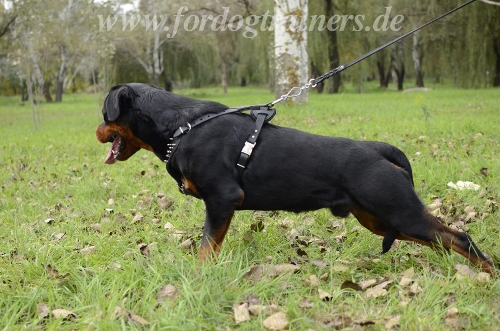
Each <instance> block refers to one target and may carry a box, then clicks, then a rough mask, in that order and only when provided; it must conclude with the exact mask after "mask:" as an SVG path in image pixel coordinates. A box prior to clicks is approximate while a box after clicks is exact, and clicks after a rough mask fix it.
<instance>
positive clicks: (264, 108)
mask: <svg viewBox="0 0 500 331" xmlns="http://www.w3.org/2000/svg"><path fill="white" fill-rule="evenodd" d="M475 1H476V0H469V1H467V2H466V3H464V4H462V5H460V6H458V7H456V8H454V9H452V10H450V11H449V12H447V13H444V14H442V15H441V16H439V17H437V18H435V19H433V20H432V21H429V22H427V23H425V24H424V25H421V26H419V27H418V28H415V29H413V30H411V31H410V32H407V33H405V34H403V35H402V36H399V37H397V38H396V39H394V40H391V41H389V42H388V43H386V44H384V45H382V46H379V47H377V48H375V49H374V50H371V51H370V52H368V53H366V54H365V55H362V56H360V57H358V58H356V59H354V60H352V61H350V62H348V63H346V64H344V65H341V66H339V67H337V68H335V69H333V70H331V71H329V72H327V73H326V74H324V75H321V76H319V77H317V78H313V79H310V80H309V82H307V83H306V84H304V85H303V86H301V87H293V88H292V89H290V91H288V93H286V94H284V95H282V96H281V97H280V98H279V99H277V100H275V101H272V102H270V103H268V104H265V105H256V106H243V107H239V108H228V109H226V110H224V111H222V112H220V113H210V114H206V115H203V116H201V117H199V118H197V119H195V120H194V121H193V122H192V123H186V124H185V125H184V126H181V127H179V128H178V129H177V130H176V131H175V132H174V134H173V136H172V137H171V138H169V139H170V143H169V144H168V145H167V154H166V155H165V160H164V161H165V163H167V167H168V161H169V160H170V158H171V157H172V154H173V153H174V152H175V150H176V148H177V146H178V145H179V142H180V137H181V136H183V135H184V134H186V133H188V132H189V131H191V130H192V129H193V128H194V127H196V126H198V125H200V124H202V123H205V122H206V121H209V120H211V119H214V118H217V117H219V116H222V115H226V114H231V113H241V112H243V111H246V110H250V111H251V115H252V117H253V118H254V119H255V129H254V131H253V132H252V133H251V134H250V136H249V137H248V139H247V140H246V142H245V145H244V146H243V148H242V149H241V152H240V157H239V159H238V162H237V163H236V165H237V169H238V177H239V179H241V176H242V175H243V171H244V170H245V168H246V166H247V163H248V160H249V159H250V156H251V155H252V151H253V149H254V147H255V145H256V144H257V139H258V138H259V134H260V132H261V130H262V126H263V125H264V123H267V122H268V121H270V120H271V119H272V118H273V117H274V115H275V114H276V110H275V109H274V108H272V107H273V106H274V105H275V104H277V103H278V102H281V101H285V100H286V99H288V98H294V97H297V96H299V95H300V94H301V93H302V91H303V90H305V89H308V88H310V87H315V86H316V85H317V84H319V83H321V82H322V81H324V80H326V79H328V78H330V77H332V76H335V75H337V74H339V73H340V72H342V71H344V70H345V69H347V68H349V67H351V66H353V65H355V64H356V63H358V62H361V61H363V60H365V59H366V58H368V57H370V56H372V55H373V54H375V53H377V52H380V51H381V50H383V49H384V48H387V47H389V46H391V45H392V44H394V43H397V42H398V41H401V40H402V39H404V38H406V37H408V36H409V35H411V34H412V33H415V32H417V31H418V30H420V29H423V28H425V27H426V26H428V25H430V24H432V23H434V22H436V21H438V20H440V19H442V18H443V17H446V16H448V15H450V14H452V13H454V12H456V11H457V10H459V9H462V8H464V7H465V6H468V5H470V4H471V3H473V2H475ZM179 189H180V190H181V192H183V193H185V192H184V189H183V186H182V185H181V184H179Z"/></svg>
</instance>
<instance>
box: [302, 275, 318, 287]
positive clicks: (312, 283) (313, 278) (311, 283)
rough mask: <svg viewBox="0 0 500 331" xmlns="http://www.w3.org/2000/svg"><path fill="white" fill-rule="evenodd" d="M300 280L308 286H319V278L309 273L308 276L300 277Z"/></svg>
mask: <svg viewBox="0 0 500 331" xmlns="http://www.w3.org/2000/svg"><path fill="white" fill-rule="evenodd" d="M302 282H304V284H306V285H308V286H319V279H318V277H317V276H316V275H309V278H305V277H302Z"/></svg>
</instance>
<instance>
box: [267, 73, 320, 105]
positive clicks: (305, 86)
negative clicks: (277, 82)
mask: <svg viewBox="0 0 500 331" xmlns="http://www.w3.org/2000/svg"><path fill="white" fill-rule="evenodd" d="M310 87H316V84H314V78H312V79H310V80H309V81H308V82H307V83H305V84H304V85H302V86H301V87H298V86H295V87H292V88H291V89H290V91H288V93H286V94H283V95H282V96H280V97H279V98H278V99H276V100H274V101H273V102H270V103H268V104H267V105H268V106H270V107H272V106H274V105H275V104H277V103H279V102H282V101H285V100H286V99H288V98H296V97H298V96H299V95H300V94H301V93H302V91H304V90H307V89H308V88H310ZM294 91H297V92H295V93H293V94H292V92H294Z"/></svg>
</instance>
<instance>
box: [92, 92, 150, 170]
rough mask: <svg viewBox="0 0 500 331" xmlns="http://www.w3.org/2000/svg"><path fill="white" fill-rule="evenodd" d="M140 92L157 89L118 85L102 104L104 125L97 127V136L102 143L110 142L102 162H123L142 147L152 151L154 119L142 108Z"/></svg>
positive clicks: (147, 108) (147, 109)
mask: <svg viewBox="0 0 500 331" xmlns="http://www.w3.org/2000/svg"><path fill="white" fill-rule="evenodd" d="M141 89H152V90H156V89H157V88H155V87H153V86H147V88H146V85H144V86H142V85H139V84H127V85H117V86H114V87H112V88H111V90H110V91H109V94H108V96H107V97H106V100H105V101H104V106H103V108H102V115H103V117H104V122H102V124H101V125H100V126H98V127H97V130H96V136H97V139H98V140H99V141H100V142H101V143H111V147H110V148H109V151H108V154H107V156H106V158H105V160H104V162H105V163H107V164H113V163H115V162H116V161H125V160H127V159H128V158H129V157H131V156H132V155H134V154H135V153H136V152H137V151H138V150H140V149H141V148H144V149H146V150H149V151H151V152H154V150H153V146H152V145H151V141H152V140H151V137H150V135H151V131H152V130H154V129H155V128H154V127H152V125H153V124H154V120H153V119H152V118H151V116H149V115H150V114H148V112H149V107H143V105H141V101H140V99H141V98H142V97H144V96H141V94H142V93H141V92H142V91H141ZM157 90H159V89H157ZM153 126H154V125H153Z"/></svg>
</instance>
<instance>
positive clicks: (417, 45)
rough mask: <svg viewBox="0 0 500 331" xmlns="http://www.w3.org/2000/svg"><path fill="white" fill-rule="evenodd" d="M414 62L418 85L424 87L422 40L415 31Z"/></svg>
mask: <svg viewBox="0 0 500 331" xmlns="http://www.w3.org/2000/svg"><path fill="white" fill-rule="evenodd" d="M412 57H413V64H414V65H415V75H416V79H417V81H416V84H417V87H424V75H423V73H422V68H421V63H420V62H421V59H422V57H421V55H420V41H419V39H418V33H417V32H415V33H413V48H412Z"/></svg>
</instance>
